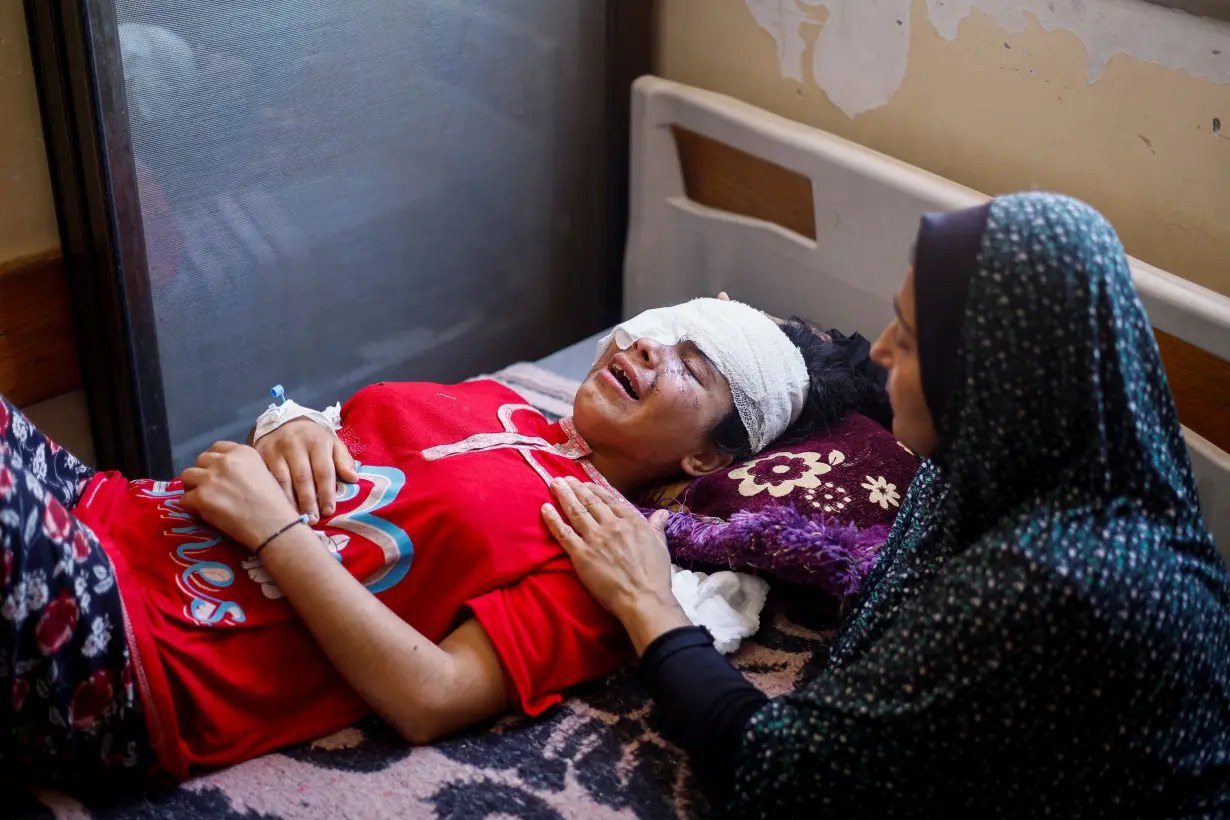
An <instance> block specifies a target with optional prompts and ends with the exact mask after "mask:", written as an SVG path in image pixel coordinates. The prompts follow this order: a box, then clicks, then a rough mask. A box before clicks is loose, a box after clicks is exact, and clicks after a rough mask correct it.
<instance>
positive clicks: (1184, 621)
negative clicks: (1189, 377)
mask: <svg viewBox="0 0 1230 820" xmlns="http://www.w3.org/2000/svg"><path fill="white" fill-rule="evenodd" d="M895 305H896V309H897V318H896V320H895V321H893V322H892V324H890V325H889V327H888V328H887V329H886V330H885V331H884V333H883V335H882V336H881V337H880V339H879V340H878V341H877V342H876V345H875V349H874V354H873V355H874V357H875V359H876V360H877V361H878V362H880V363H881V364H883V365H884V366H885V367H886V368H888V370H889V380H888V392H889V396H890V399H891V401H892V406H893V412H894V426H893V429H894V432H895V434H896V435H897V437H898V438H899V439H901V441H902V442H903V443H905V444H906V445H908V446H909V447H911V448H912V449H914V450H916V451H917V452H919V453H920V454H922V455H923V456H925V457H926V460H925V461H924V464H923V467H922V469H921V470H920V472H919V474H918V477H917V478H916V479H915V481H914V483H913V484H912V486H911V488H910V491H909V494H908V495H907V497H906V500H905V502H904V503H903V505H902V508H901V513H900V516H899V517H898V519H897V522H896V525H895V527H894V529H893V532H892V534H891V536H890V537H889V540H888V543H887V544H886V545H885V547H884V550H883V553H882V555H881V557H880V559H879V561H878V563H877V565H876V566H875V567H874V568H873V570H872V571H871V573H870V575H869V576H868V577H867V579H866V580H865V582H864V585H863V589H862V592H861V594H860V596H859V598H858V599H857V600H856V601H855V602H854V605H853V606H852V607H851V608H850V611H849V613H848V615H847V617H846V619H845V621H844V623H843V624H842V627H841V629H840V631H839V633H838V636H837V639H836V641H835V643H834V644H833V646H832V648H831V653H830V657H829V661H828V664H827V667H826V669H825V670H824V671H823V672H822V673H821V674H820V675H819V676H818V677H817V678H816V679H814V680H812V681H811V682H810V683H808V684H805V685H804V686H803V687H802V688H801V689H800V690H799V691H797V692H795V693H793V694H790V695H786V696H784V697H780V698H776V699H774V700H768V699H766V698H765V697H764V696H763V695H761V694H760V693H759V692H758V691H756V690H755V689H754V688H752V686H751V685H750V684H748V683H747V682H746V681H744V680H743V679H742V677H741V676H739V675H738V673H737V672H735V671H734V670H733V669H732V668H731V667H730V666H729V665H727V664H726V663H725V661H723V660H722V659H720V658H719V657H718V656H717V655H716V653H715V652H714V650H713V649H712V648H711V646H710V645H709V638H708V637H707V636H706V635H705V634H704V633H703V632H702V631H700V630H698V629H695V628H690V627H688V626H687V621H686V619H685V618H683V617H682V616H681V613H679V612H678V610H677V607H676V606H675V605H674V604H673V602H672V601H671V597H670V585H669V579H668V571H667V563H666V562H667V558H666V550H665V549H664V548H663V544H664V542H663V539H662V536H661V527H662V523H663V522H662V518H661V517H660V516H655V518H654V519H651V521H649V522H646V521H644V519H641V518H639V517H638V516H636V514H635V513H634V512H633V511H630V510H629V509H628V508H627V507H626V506H623V505H621V504H620V503H619V502H618V501H617V500H616V499H613V498H611V497H609V496H607V497H599V496H598V495H596V494H595V493H594V492H593V491H592V490H586V489H582V488H574V487H569V486H568V485H566V484H565V485H560V486H558V487H557V488H556V495H557V498H558V499H559V502H560V507H561V508H562V509H563V511H564V513H565V515H567V517H568V518H569V519H570V520H571V522H572V526H571V527H568V526H567V525H566V524H565V523H564V522H563V520H561V518H560V516H559V515H558V514H557V513H556V512H555V511H554V510H545V511H544V517H545V518H546V520H547V522H548V525H549V526H550V527H551V528H552V529H553V531H554V532H555V533H556V536H557V538H559V539H560V540H561V542H562V543H563V544H564V545H565V547H566V548H567V549H568V551H569V552H570V553H571V554H572V556H573V560H574V562H575V565H576V567H577V570H578V572H579V573H580V576H581V578H582V580H583V581H584V582H585V583H586V584H587V586H588V587H589V588H590V590H591V592H592V593H593V594H594V595H595V597H596V598H597V599H598V600H599V601H600V602H602V603H603V604H604V605H605V606H607V607H608V608H609V609H610V610H611V611H612V612H613V613H614V614H615V615H616V616H618V617H619V618H620V619H621V620H622V621H623V622H624V624H625V626H626V627H627V629H628V632H629V634H630V635H631V636H632V638H633V640H634V643H635V645H636V647H637V650H638V652H640V653H641V655H642V661H641V663H642V666H641V669H642V674H643V677H644V680H645V683H646V685H647V686H648V687H649V689H650V691H651V693H652V694H653V695H654V697H655V698H656V700H657V701H658V705H659V710H658V713H659V715H660V719H661V720H662V721H663V723H664V724H665V725H666V726H667V727H668V730H669V731H670V733H671V734H672V735H673V737H674V738H675V739H676V740H677V741H678V742H679V743H680V744H681V745H682V746H684V747H685V748H686V749H688V750H689V751H690V752H691V755H692V759H693V761H694V763H695V764H696V765H697V766H698V767H700V768H701V769H703V770H705V771H707V772H708V773H709V774H710V775H712V776H713V777H715V778H717V779H718V780H719V781H720V782H722V783H725V784H731V785H732V795H731V801H732V810H733V813H734V814H735V815H736V816H740V817H744V816H768V815H783V814H784V815H787V816H792V815H802V814H807V815H809V816H820V815H823V816H829V815H830V813H831V812H841V811H846V812H854V813H855V814H857V815H859V816H863V815H868V816H895V815H911V816H919V815H932V816H939V815H940V814H944V815H949V816H951V815H953V814H955V813H960V815H961V816H991V817H1000V816H1015V815H1021V816H1031V817H1034V816H1041V815H1043V814H1052V815H1080V816H1115V817H1140V816H1146V815H1148V816H1154V815H1166V816H1190V815H1203V814H1221V813H1222V812H1230V614H1228V613H1230V578H1228V577H1227V573H1226V569H1225V567H1224V565H1223V563H1222V559H1221V558H1220V556H1219V555H1218V553H1217V551H1216V549H1215V548H1214V545H1213V542H1212V538H1211V537H1210V535H1209V533H1208V531H1207V530H1206V529H1205V526H1204V523H1203V520H1202V518H1201V514H1200V510H1199V506H1198V502H1197V498H1196V491H1195V485H1194V482H1193V480H1192V474H1191V467H1190V464H1189V461H1188V455H1187V451H1186V449H1185V447H1184V443H1183V439H1182V437H1181V435H1180V429H1179V422H1178V419H1177V416H1176V413H1175V408H1174V402H1173V400H1172V399H1171V395H1170V391H1169V388H1168V386H1167V382H1166V376H1165V374H1164V373H1163V370H1162V365H1161V361H1160V359H1159V356H1158V350H1157V346H1156V344H1155V342H1154V339H1153V335H1152V332H1151V329H1150V326H1149V322H1148V320H1147V318H1146V316H1145V312H1144V310H1143V308H1142V307H1141V304H1140V302H1139V300H1138V298H1137V296H1136V292H1135V290H1134V287H1133V285H1132V281H1131V276H1130V272H1129V268H1128V262H1127V258H1126V257H1125V255H1124V252H1123V248H1122V246H1121V245H1120V243H1119V240H1118V238H1117V237H1116V235H1115V233H1114V231H1113V229H1112V228H1111V227H1110V225H1109V224H1107V222H1106V220H1105V219H1103V218H1102V217H1101V215H1099V214H1098V213H1097V212H1096V211H1094V210H1093V209H1091V208H1089V207H1088V206H1086V205H1083V204H1081V203H1078V202H1075V201H1073V200H1071V199H1066V198H1063V197H1059V196H1054V195H1049V194H1022V195H1016V196H1009V197H1003V198H1000V199H997V200H995V201H994V202H992V203H990V204H989V205H987V206H983V207H979V208H974V209H971V210H966V211H958V212H954V213H950V214H942V215H929V216H927V217H924V219H923V221H922V226H921V229H920V231H919V236H918V241H917V245H916V256H915V266H914V270H913V271H912V272H911V273H910V275H909V276H907V277H906V280H905V283H904V285H903V287H902V289H901V291H900V292H899V293H898V295H897V298H896V299H895ZM835 816H842V815H835Z"/></svg>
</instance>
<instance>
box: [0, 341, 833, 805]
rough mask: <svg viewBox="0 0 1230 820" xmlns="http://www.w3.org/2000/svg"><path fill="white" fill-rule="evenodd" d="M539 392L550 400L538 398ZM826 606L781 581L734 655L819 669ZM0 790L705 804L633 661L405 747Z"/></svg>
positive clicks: (791, 676)
mask: <svg viewBox="0 0 1230 820" xmlns="http://www.w3.org/2000/svg"><path fill="white" fill-rule="evenodd" d="M497 375H498V376H500V377H501V380H502V381H505V383H509V384H518V385H519V387H520V388H521V391H522V395H526V396H527V400H528V401H530V402H531V403H534V404H535V405H539V404H542V405H545V406H543V407H542V409H543V410H544V411H546V412H549V413H551V414H552V415H555V414H557V413H558V411H559V409H560V408H559V399H560V391H561V390H564V391H565V392H566V391H567V390H568V389H569V388H568V387H567V385H566V384H564V383H563V382H561V381H560V378H559V377H558V376H554V375H553V374H550V373H547V372H546V371H539V372H537V373H536V372H534V369H533V367H532V366H527V365H518V366H517V367H516V369H515V370H513V369H510V371H505V372H502V373H501V374H497ZM530 385H534V386H536V388H537V389H529V388H530ZM575 387H576V385H575V384H573V385H572V387H571V389H572V390H575ZM548 396H549V397H550V398H551V399H552V401H550V402H547V401H543V400H542V399H544V398H547V397H548ZM834 617H835V615H834V612H833V611H832V609H831V608H827V607H826V606H825V605H824V604H823V603H818V602H816V593H815V592H814V591H802V590H795V589H792V588H786V587H782V586H780V585H779V586H778V587H777V588H776V589H774V590H773V592H772V593H771V594H770V601H769V607H768V609H767V610H766V613H765V617H764V624H765V625H764V626H763V627H762V629H761V630H760V633H759V634H758V635H757V636H756V637H755V639H754V640H752V641H747V642H745V643H744V645H743V647H742V649H740V651H739V652H738V654H737V655H736V656H735V658H734V661H735V664H736V665H737V666H738V667H739V668H740V669H741V670H743V672H744V673H745V674H746V675H747V676H748V678H749V679H750V680H752V681H753V682H754V683H755V684H756V685H757V686H759V687H760V688H761V689H763V690H764V691H765V692H766V693H768V694H770V695H777V694H781V693H783V692H786V691H789V690H791V689H792V688H794V687H795V685H796V684H797V683H798V682H799V681H800V679H802V678H805V677H807V676H808V675H809V674H812V673H813V672H814V671H815V670H817V669H818V668H819V665H820V664H821V663H822V661H823V658H824V652H823V649H824V644H825V639H826V638H827V637H828V634H829V633H828V632H827V630H828V629H830V628H831V627H832V625H833V623H834ZM2 775H3V773H0V776H2ZM0 794H4V800H3V803H4V805H0V815H5V816H12V817H18V818H60V820H90V819H91V818H96V819H97V820H138V818H139V819H140V820H162V818H166V820H172V818H174V819H175V820H204V819H205V818H209V820H223V819H225V820H232V819H233V820H263V819H264V818H287V820H289V819H290V818H305V820H317V819H318V818H319V819H320V820H324V818H329V820H336V819H338V818H344V819H345V820H352V819H353V820H358V818H363V819H364V820H367V818H385V817H388V818H419V817H435V818H482V817H490V816H499V817H502V818H504V817H517V818H533V820H539V819H540V818H541V819H542V820H546V819H547V818H578V820H580V819H582V818H583V820H603V819H604V818H617V817H618V818H644V819H646V820H647V819H648V818H676V817H679V818H692V817H707V816H710V815H711V814H713V805H712V803H711V797H710V795H709V794H708V793H707V792H706V789H705V787H704V786H703V784H701V783H699V782H698V781H697V780H696V779H695V778H694V777H693V776H692V774H691V772H690V771H689V769H688V766H687V761H686V759H685V757H684V755H683V754H682V753H681V752H680V751H679V750H678V749H677V748H676V747H674V746H673V745H672V744H671V743H670V742H668V741H667V740H665V739H664V738H663V736H662V734H661V732H660V731H659V728H658V722H657V720H656V716H655V713H654V707H653V704H652V703H651V702H650V701H649V699H648V697H647V696H646V694H645V691H644V690H643V689H642V688H641V686H640V684H639V683H638V682H637V680H636V677H635V675H634V674H633V673H632V672H631V671H630V670H625V671H622V672H619V673H617V674H615V675H612V676H611V677H609V678H606V679H604V680H601V681H596V682H594V683H591V684H588V685H586V686H583V687H579V688H578V689H576V690H575V691H574V692H573V693H571V695H570V696H569V697H568V698H567V699H566V700H565V701H564V703H563V704H561V705H560V706H558V707H556V708H555V709H553V710H551V711H550V712H548V713H547V714H546V715H544V716H543V717H541V718H538V719H536V720H528V719H525V718H520V717H506V718H503V719H501V720H499V721H497V722H495V723H493V724H490V725H487V726H484V727H479V728H477V729H475V730H473V731H470V732H467V733H465V734H463V735H459V736H457V737H455V738H452V739H450V740H448V741H446V742H443V743H438V744H436V745H434V746H431V747H423V748H411V747H410V746H408V745H407V744H406V743H405V742H403V741H402V740H401V739H400V738H398V737H397V736H396V734H394V733H393V732H392V731H391V730H390V729H389V728H388V727H387V726H385V725H384V724H383V723H382V722H381V721H379V720H378V719H376V718H369V719H367V720H365V721H362V722H361V723H359V724H357V725H355V726H352V727H350V728H347V729H344V730H342V731H340V732H337V733H336V734H333V735H330V736H329V737H326V738H323V739H321V740H318V741H316V742H314V743H309V744H304V745H301V746H297V747H293V748H290V749H286V750H283V751H281V752H278V753H276V754H270V755H267V756H265V757H262V758H259V759H257V760H252V761H249V762H247V763H244V764H242V765H239V766H235V767H233V768H230V769H226V770H224V771H219V772H215V773H212V774H207V775H204V776H201V777H198V778H196V779H194V780H191V781H188V782H186V783H183V784H180V785H179V786H177V787H171V788H167V789H149V790H146V791H142V792H137V793H120V794H109V795H106V796H101V797H99V796H91V797H86V796H81V795H77V796H69V795H66V794H63V793H60V792H56V791H53V790H49V789H41V788H38V787H36V786H29V785H22V786H16V785H14V784H8V785H4V784H0ZM6 811H7V812H10V814H5V812H6Z"/></svg>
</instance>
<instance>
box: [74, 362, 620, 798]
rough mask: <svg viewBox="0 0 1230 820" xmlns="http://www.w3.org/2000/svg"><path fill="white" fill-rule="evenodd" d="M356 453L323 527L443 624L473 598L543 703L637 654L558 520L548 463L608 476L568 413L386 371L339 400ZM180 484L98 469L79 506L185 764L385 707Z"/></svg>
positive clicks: (424, 621)
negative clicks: (196, 514) (557, 532)
mask: <svg viewBox="0 0 1230 820" xmlns="http://www.w3.org/2000/svg"><path fill="white" fill-rule="evenodd" d="M342 423H343V430H342V431H341V433H340V435H341V437H342V440H343V441H345V442H346V444H347V446H348V447H349V449H350V452H351V454H352V455H353V456H354V457H355V459H356V460H357V461H358V462H359V463H360V466H359V475H360V481H359V483H358V484H357V485H345V486H344V487H343V490H344V492H343V493H342V494H341V495H340V496H339V499H338V504H337V513H336V514H335V515H334V516H333V517H332V518H331V519H329V520H328V521H325V522H322V524H320V525H319V526H317V527H316V528H315V530H316V532H317V534H318V535H319V537H320V539H321V541H322V545H321V549H325V548H328V549H330V550H331V551H333V552H334V554H335V555H336V557H337V558H338V560H339V561H341V562H342V563H343V564H344V565H345V567H346V568H347V569H348V570H350V572H351V573H352V574H353V575H354V576H355V577H356V578H358V579H360V580H361V581H362V582H363V583H364V585H365V586H366V587H367V588H368V589H369V590H371V592H372V593H373V594H375V595H376V596H377V597H378V598H380V600H381V601H383V602H384V603H385V604H387V605H388V606H389V607H390V608H391V609H392V610H393V611H394V612H396V613H397V614H398V615H399V616H400V617H401V618H402V619H403V620H405V621H406V622H407V623H408V624H410V625H411V626H413V627H414V628H415V629H417V630H419V631H420V632H421V633H423V635H425V636H426V637H427V638H429V639H430V640H432V641H440V640H441V639H443V638H444V637H445V636H446V635H447V634H448V633H449V632H450V631H452V629H453V628H455V627H456V626H457V625H458V624H459V622H460V621H461V620H464V619H465V617H467V615H468V613H470V612H472V613H473V615H474V616H475V617H476V618H478V620H479V622H480V623H481V624H482V626H483V628H484V629H485V630H486V631H487V634H488V635H489V636H490V637H491V641H492V643H494V645H495V648H496V650H497V652H498V653H499V656H500V659H501V661H502V662H503V665H504V672H505V680H506V683H507V685H508V688H509V693H510V695H511V696H514V697H515V698H516V700H517V702H518V703H519V704H520V706H521V708H522V709H523V710H525V711H526V712H527V713H529V714H531V715H535V714H538V713H540V712H542V711H543V710H544V709H546V708H547V707H548V706H550V705H552V704H554V703H557V702H558V701H559V699H560V695H559V693H560V691H561V690H563V689H565V688H567V687H569V686H571V685H573V684H576V683H580V682H582V681H584V680H587V679H590V678H594V677H597V676H600V675H603V674H606V673H607V672H610V671H612V670H613V669H615V668H616V667H617V666H618V665H619V664H620V663H621V662H622V661H623V660H625V658H626V639H625V638H624V636H623V631H622V629H621V628H620V626H619V624H618V622H616V621H615V620H614V619H612V618H611V617H610V616H609V615H607V614H606V613H605V612H604V611H603V610H602V609H601V608H600V607H599V606H598V605H597V604H596V603H595V602H594V601H593V599H592V598H590V597H589V595H588V594H587V593H586V592H585V590H584V588H583V587H582V586H581V584H580V582H579V581H578V580H577V577H576V575H575V573H574V571H573V568H572V564H571V562H570V561H569V560H568V558H567V556H566V555H565V554H564V553H563V551H562V550H561V549H560V548H559V546H558V545H557V544H556V543H555V542H554V540H553V539H552V538H551V536H550V534H549V533H548V532H547V530H546V527H545V526H544V525H543V523H542V521H541V518H540V514H539V510H540V508H541V507H542V505H543V504H544V503H546V502H548V501H550V500H551V495H550V491H549V488H548V486H547V481H548V480H549V479H550V478H551V477H555V476H567V475H573V476H576V477H578V478H580V479H582V480H590V479H591V478H595V477H597V476H596V474H595V473H594V472H593V469H592V467H591V466H590V465H589V464H588V462H587V461H585V460H584V458H583V457H584V455H586V454H587V452H588V451H587V449H586V448H585V445H584V442H582V441H581V440H580V439H579V438H578V437H577V436H576V434H575V431H573V430H572V428H571V426H570V425H568V424H567V423H564V424H563V425H561V424H558V423H556V424H552V423H549V422H548V421H547V420H546V419H545V418H543V416H542V415H541V414H540V413H538V411H536V410H534V409H533V408H532V407H529V406H527V405H525V404H524V403H523V400H522V399H521V398H520V397H519V396H517V395H516V394H515V393H513V392H512V391H511V390H508V389H507V388H505V387H503V386H501V385H498V384H496V383H494V382H490V381H479V382H469V383H466V384H460V385H448V386H444V385H434V384H380V385H374V386H372V387H368V388H366V389H364V390H362V391H360V392H359V393H358V394H356V395H355V397H354V398H352V399H351V400H350V401H349V402H347V404H346V406H345V407H344V408H343V409H342ZM182 494H183V489H182V487H181V486H180V484H179V482H178V481H176V482H169V483H167V482H154V481H144V480H143V481H131V482H130V481H126V480H124V479H123V478H121V477H119V476H118V475H116V474H114V473H110V474H106V475H99V476H96V477H95V478H94V479H93V480H92V481H91V483H90V485H89V486H88V487H87V489H86V491H85V493H84V496H83V500H82V502H81V504H80V505H79V506H78V507H77V510H76V512H77V513H78V515H79V516H80V517H81V519H82V520H83V521H85V522H86V523H87V524H89V525H90V526H92V527H93V528H94V530H95V531H96V532H97V533H98V535H99V537H100V538H101V539H102V541H103V544H104V546H105V548H106V549H107V552H108V554H109V555H110V556H111V558H112V560H113V562H114V563H115V566H116V572H117V574H118V576H119V580H120V590H121V593H122V596H123V599H124V605H125V609H126V616H127V617H126V621H127V623H126V624H125V627H126V629H127V637H128V643H129V646H130V648H131V650H132V651H133V652H134V657H135V659H136V671H137V673H138V682H139V684H140V686H141V692H142V695H143V700H144V705H145V709H146V720H147V723H148V725H149V730H150V736H151V739H152V741H153V743H154V747H155V749H156V750H157V753H158V760H159V763H160V766H161V767H162V768H163V769H165V770H167V771H168V772H170V773H171V774H174V775H176V776H179V777H184V776H186V775H187V774H188V771H189V769H190V768H191V767H194V766H210V767H212V766H224V765H228V764H231V763H235V762H238V761H240V760H244V759H247V758H251V757H253V756H256V755H259V754H262V753H264V752H267V751H269V750H271V749H275V748H278V747H281V746H285V745H288V744H291V743H297V742H301V741H304V740H309V739H313V738H316V737H320V736H322V735H325V734H328V733H329V732H332V731H336V730H337V729H340V728H342V727H344V726H347V725H348V724H350V723H352V722H354V721H355V720H357V719H358V718H360V717H362V716H363V715H365V714H367V713H369V712H370V711H371V710H370V709H369V707H368V706H367V705H366V704H365V703H364V702H363V701H362V700H361V699H360V698H359V697H358V695H356V694H355V692H354V691H353V690H352V689H351V688H350V687H349V686H348V685H347V684H346V682H345V681H344V680H343V679H342V677H341V675H339V674H338V672H337V671H336V670H335V669H334V667H333V664H332V663H330V661H329V659H328V658H327V657H326V656H325V654H324V652H323V651H322V650H321V648H320V647H319V646H318V645H317V643H316V641H315V640H314V639H313V638H312V636H311V634H310V633H309V632H308V630H307V628H306V627H305V626H304V625H303V623H302V621H300V620H299V617H298V615H297V614H296V613H295V610H294V609H293V608H292V607H291V606H290V604H289V603H288V602H287V601H286V600H285V599H284V598H283V597H281V596H282V593H281V591H280V590H279V589H278V588H277V586H276V585H275V584H274V583H273V582H272V580H271V579H270V577H269V575H268V574H267V573H266V572H265V571H264V570H263V569H262V567H261V566H260V562H259V560H258V559H255V558H253V557H252V556H251V554H250V553H249V552H248V551H247V550H246V549H244V548H243V547H241V546H239V545H238V544H235V543H234V542H232V541H230V540H228V539H227V538H225V537H224V536H222V535H221V534H220V533H219V532H218V531H217V530H215V529H214V528H213V527H211V526H209V525H208V524H205V523H204V522H202V521H199V520H196V519H194V518H192V517H191V516H190V515H188V514H187V513H185V512H184V511H183V508H182V505H181V496H182Z"/></svg>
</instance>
